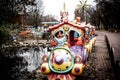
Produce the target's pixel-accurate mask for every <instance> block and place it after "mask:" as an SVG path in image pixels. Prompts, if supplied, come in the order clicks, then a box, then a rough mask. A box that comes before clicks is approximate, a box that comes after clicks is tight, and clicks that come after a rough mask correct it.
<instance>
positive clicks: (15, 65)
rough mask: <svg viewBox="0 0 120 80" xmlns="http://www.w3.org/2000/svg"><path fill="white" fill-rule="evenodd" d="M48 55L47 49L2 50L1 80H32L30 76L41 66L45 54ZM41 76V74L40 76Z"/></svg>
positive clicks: (12, 48) (21, 48)
mask: <svg viewBox="0 0 120 80" xmlns="http://www.w3.org/2000/svg"><path fill="white" fill-rule="evenodd" d="M48 53H49V52H48V50H47V47H44V48H43V47H8V48H6V49H0V74H1V76H0V79H4V80H6V79H9V80H21V79H22V80H26V79H27V80H32V78H31V77H30V76H29V75H30V74H32V73H33V71H34V70H36V68H38V67H39V66H40V64H41V62H42V58H41V57H42V56H43V54H48ZM41 75H42V74H39V76H41ZM27 76H28V77H30V78H28V77H27ZM32 76H33V75H32Z"/></svg>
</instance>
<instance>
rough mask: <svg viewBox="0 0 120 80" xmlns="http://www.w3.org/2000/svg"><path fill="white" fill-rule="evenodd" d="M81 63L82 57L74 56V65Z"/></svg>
mask: <svg viewBox="0 0 120 80" xmlns="http://www.w3.org/2000/svg"><path fill="white" fill-rule="evenodd" d="M81 62H82V57H81V56H79V55H76V56H75V63H81Z"/></svg>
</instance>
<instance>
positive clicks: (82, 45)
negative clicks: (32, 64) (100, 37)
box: [40, 8, 96, 80]
mask: <svg viewBox="0 0 120 80" xmlns="http://www.w3.org/2000/svg"><path fill="white" fill-rule="evenodd" d="M67 16H68V13H67V12H66V11H65V8H64V11H63V12H61V20H60V21H61V22H60V23H59V24H57V25H54V26H51V27H49V30H50V32H51V35H52V40H51V45H52V46H53V49H52V50H51V52H50V54H48V55H44V56H43V58H42V60H43V63H42V65H41V66H40V71H41V73H43V74H46V75H47V78H48V80H74V79H75V78H76V77H77V76H79V75H81V74H82V72H83V70H84V68H85V65H86V60H87V57H88V56H89V54H90V53H91V51H92V48H93V47H94V46H95V42H96V37H95V27H93V26H91V25H86V24H84V23H80V22H79V21H80V20H79V19H78V18H77V19H76V22H70V21H69V20H68V17H67Z"/></svg>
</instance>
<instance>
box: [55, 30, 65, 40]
mask: <svg viewBox="0 0 120 80" xmlns="http://www.w3.org/2000/svg"><path fill="white" fill-rule="evenodd" d="M63 36H64V35H63V31H58V32H56V34H55V37H57V38H59V39H60V38H63Z"/></svg>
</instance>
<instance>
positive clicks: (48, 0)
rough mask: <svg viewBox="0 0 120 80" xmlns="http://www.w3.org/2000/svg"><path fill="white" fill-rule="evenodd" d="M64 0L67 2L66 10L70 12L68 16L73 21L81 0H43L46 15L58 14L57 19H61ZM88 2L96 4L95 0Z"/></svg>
mask: <svg viewBox="0 0 120 80" xmlns="http://www.w3.org/2000/svg"><path fill="white" fill-rule="evenodd" d="M81 1H85V0H81ZM64 2H65V4H66V10H67V11H68V13H69V16H68V18H69V20H70V21H72V20H73V19H74V10H75V8H76V5H78V4H80V2H79V0H43V5H44V10H45V11H44V13H45V15H46V14H52V15H55V16H56V19H58V20H60V10H63V3H64ZM87 4H90V5H95V3H94V2H93V0H88V2H87Z"/></svg>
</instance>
